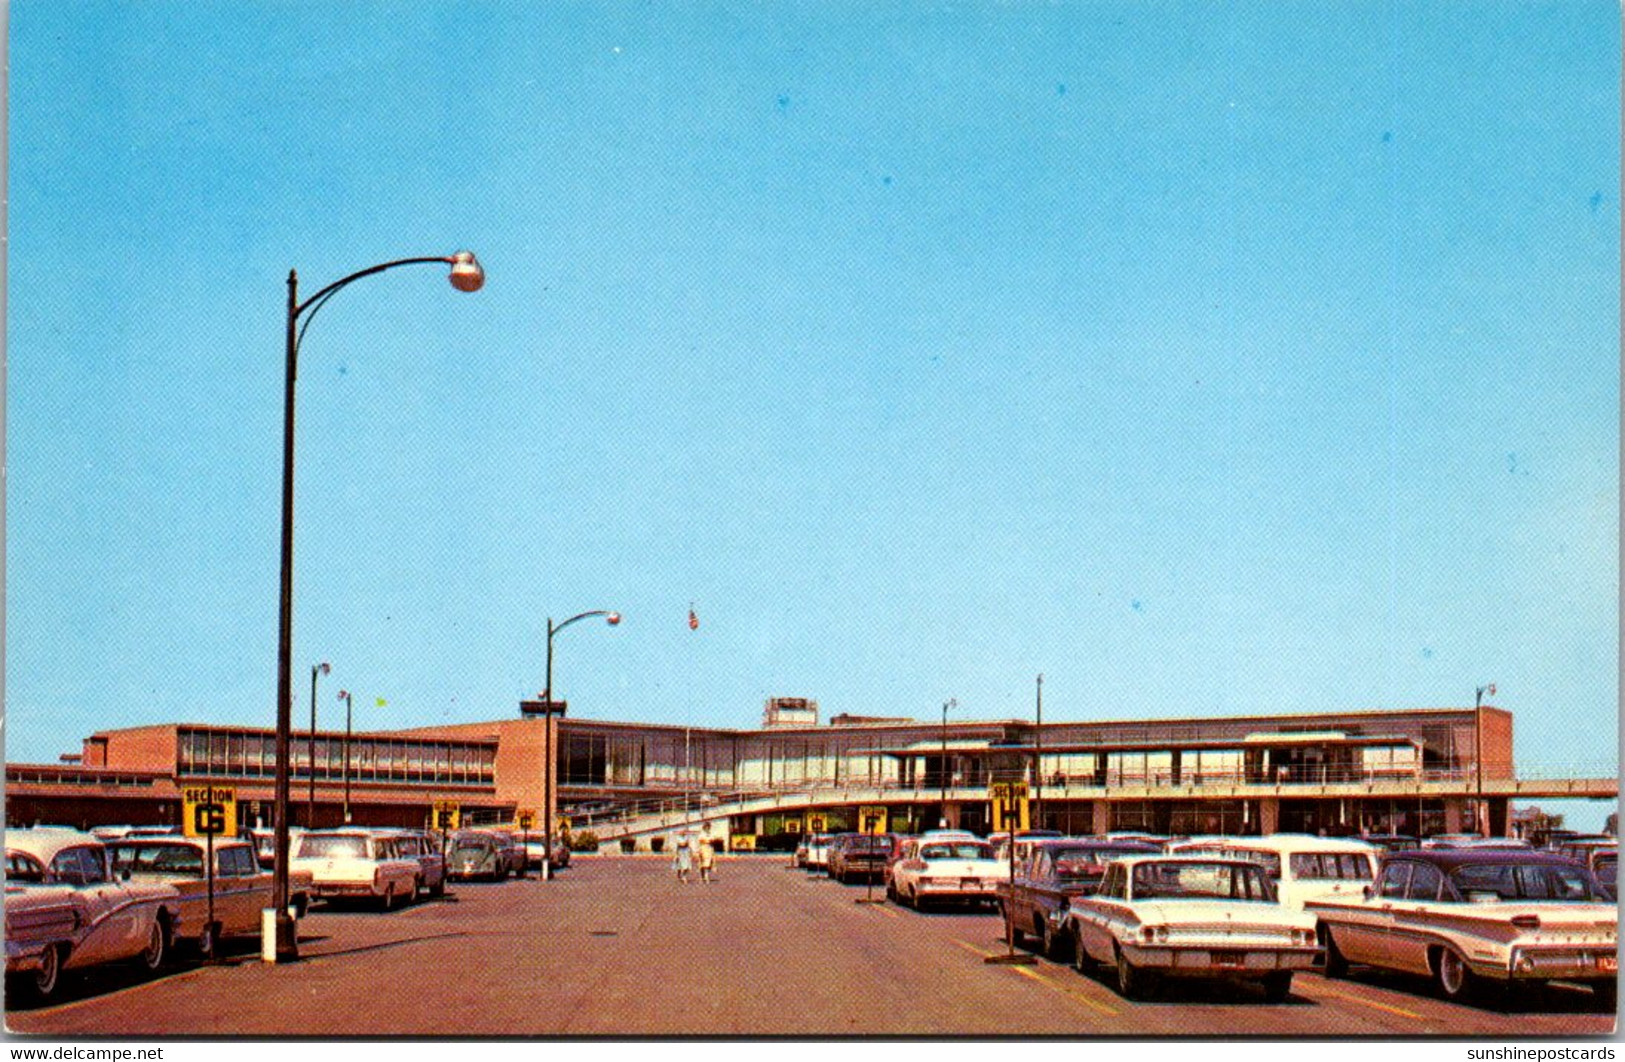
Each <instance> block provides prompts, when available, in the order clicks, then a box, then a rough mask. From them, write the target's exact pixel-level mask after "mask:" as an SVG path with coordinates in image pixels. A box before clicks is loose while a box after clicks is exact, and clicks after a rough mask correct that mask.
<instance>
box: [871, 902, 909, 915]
mask: <svg viewBox="0 0 1625 1062" xmlns="http://www.w3.org/2000/svg"><path fill="white" fill-rule="evenodd" d="M872 906H873V907H874V909H875V910H877V911H879V912H880V913H881V914H883V915H885V916H887V917H888V918H901V917H903V916H902V915H900V914H898V913H897V912H896V911H894V910H892V909H891V908H890V907H882V906H881V905H880V904H878V903H877V904H873V905H872Z"/></svg>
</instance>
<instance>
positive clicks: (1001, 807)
mask: <svg viewBox="0 0 1625 1062" xmlns="http://www.w3.org/2000/svg"><path fill="white" fill-rule="evenodd" d="M988 800H989V801H990V802H991V803H992V805H993V809H992V810H993V815H992V819H993V829H994V830H997V831H1005V830H1025V829H1029V828H1030V826H1029V822H1028V817H1027V783H1026V782H994V783H993V784H992V785H991V786H989V787H988Z"/></svg>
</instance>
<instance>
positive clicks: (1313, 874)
mask: <svg viewBox="0 0 1625 1062" xmlns="http://www.w3.org/2000/svg"><path fill="white" fill-rule="evenodd" d="M1169 851H1170V852H1171V853H1173V854H1176V855H1211V856H1223V857H1228V858H1232V859H1245V860H1247V861H1248V862H1252V863H1257V864H1258V865H1259V866H1261V867H1263V868H1264V873H1266V874H1268V875H1269V879H1270V881H1271V883H1273V884H1274V886H1275V896H1276V899H1277V900H1279V901H1280V902H1281V903H1282V904H1283V905H1284V906H1287V907H1290V908H1292V909H1293V910H1294V911H1301V910H1303V905H1304V904H1306V903H1309V902H1310V901H1313V900H1328V899H1340V898H1341V899H1354V900H1357V899H1359V898H1360V897H1361V896H1363V895H1365V887H1366V886H1367V885H1370V884H1371V883H1372V882H1373V881H1375V880H1376V879H1377V865H1378V863H1379V862H1380V860H1381V858H1382V849H1380V848H1378V847H1377V846H1376V845H1374V844H1368V843H1367V842H1365V841H1356V840H1349V839H1344V838H1338V837H1316V836H1314V835H1313V834H1307V833H1274V834H1270V835H1269V836H1268V837H1205V838H1201V839H1193V840H1190V841H1184V842H1180V843H1177V844H1174V845H1171V846H1170V847H1169Z"/></svg>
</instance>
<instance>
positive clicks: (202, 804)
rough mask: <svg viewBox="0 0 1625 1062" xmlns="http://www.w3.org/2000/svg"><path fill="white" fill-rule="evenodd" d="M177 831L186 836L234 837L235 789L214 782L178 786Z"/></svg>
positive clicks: (235, 834) (235, 815)
mask: <svg viewBox="0 0 1625 1062" xmlns="http://www.w3.org/2000/svg"><path fill="white" fill-rule="evenodd" d="M181 830H182V831H183V832H184V833H185V834H186V836H188V837H208V836H211V835H212V836H216V837H221V836H224V837H235V836H237V790H235V789H226V788H224V787H222V786H218V785H189V786H186V787H184V788H182V790H181Z"/></svg>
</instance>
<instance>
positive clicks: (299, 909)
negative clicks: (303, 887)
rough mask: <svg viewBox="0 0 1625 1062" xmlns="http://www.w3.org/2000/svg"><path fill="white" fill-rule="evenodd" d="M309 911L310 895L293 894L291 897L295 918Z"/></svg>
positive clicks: (303, 915) (301, 916)
mask: <svg viewBox="0 0 1625 1062" xmlns="http://www.w3.org/2000/svg"><path fill="white" fill-rule="evenodd" d="M309 913H310V897H309V896H308V895H306V894H305V893H300V894H299V895H298V896H295V897H294V898H293V916H294V917H295V918H303V917H305V916H306V915H308V914H309Z"/></svg>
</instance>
